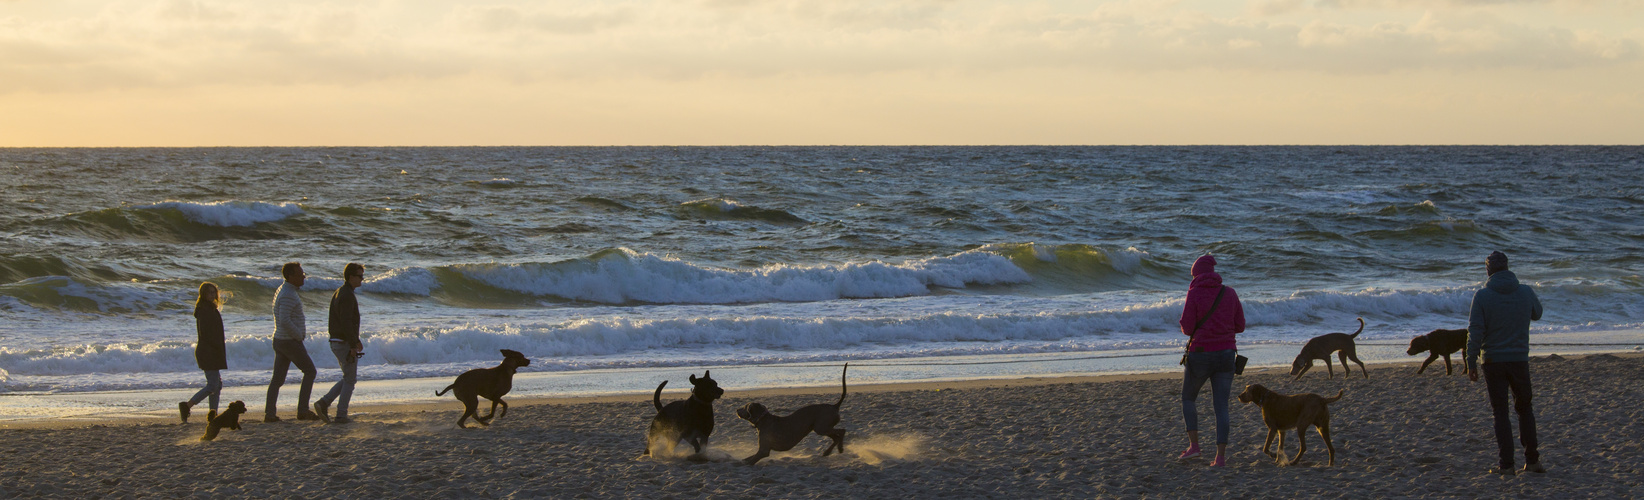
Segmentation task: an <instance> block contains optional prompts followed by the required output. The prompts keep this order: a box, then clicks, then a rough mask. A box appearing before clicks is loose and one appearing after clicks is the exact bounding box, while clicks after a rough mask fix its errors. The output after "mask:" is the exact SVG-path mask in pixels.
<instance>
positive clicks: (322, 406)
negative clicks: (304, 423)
mask: <svg viewBox="0 0 1644 500" xmlns="http://www.w3.org/2000/svg"><path fill="white" fill-rule="evenodd" d="M330 409H331V403H327V402H325V401H316V402H314V410H315V411H314V413H317V414H319V416H320V421H321V422H325V423H328V424H329V423H331V417H328V416H326V415H325V412H326V411H327V410H330ZM302 418H303V417H302V415H298V416H297V419H299V420H300V419H302Z"/></svg>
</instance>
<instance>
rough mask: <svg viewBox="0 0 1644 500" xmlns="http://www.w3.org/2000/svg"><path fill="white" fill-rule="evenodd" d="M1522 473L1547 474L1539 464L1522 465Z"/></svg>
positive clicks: (1544, 468) (1545, 469)
mask: <svg viewBox="0 0 1644 500" xmlns="http://www.w3.org/2000/svg"><path fill="white" fill-rule="evenodd" d="M1523 472H1534V473H1536V474H1546V473H1547V468H1546V467H1542V466H1541V464H1524V469H1523Z"/></svg>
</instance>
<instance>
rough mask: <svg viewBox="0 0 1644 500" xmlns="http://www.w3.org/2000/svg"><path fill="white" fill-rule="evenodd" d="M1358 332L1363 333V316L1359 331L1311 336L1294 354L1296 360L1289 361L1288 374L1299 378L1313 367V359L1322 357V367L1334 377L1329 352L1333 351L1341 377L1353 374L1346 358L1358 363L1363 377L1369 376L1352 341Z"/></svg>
mask: <svg viewBox="0 0 1644 500" xmlns="http://www.w3.org/2000/svg"><path fill="white" fill-rule="evenodd" d="M1360 333H1364V318H1359V331H1356V332H1353V334H1352V335H1348V334H1345V333H1326V334H1324V335H1320V336H1317V337H1313V339H1312V340H1309V341H1307V345H1303V346H1302V350H1301V352H1300V353H1298V354H1296V360H1295V361H1293V362H1291V363H1290V374H1291V375H1294V376H1295V377H1296V378H1297V379H1300V378H1301V376H1302V374H1304V373H1307V370H1308V369H1309V368H1312V367H1313V360H1315V359H1322V360H1324V369H1326V370H1330V378H1336V369H1335V368H1331V367H1330V354H1331V353H1335V354H1336V356H1337V357H1339V358H1341V370H1342V376H1343V377H1346V376H1349V375H1352V374H1353V369H1351V368H1348V367H1347V360H1349V359H1351V360H1353V362H1354V363H1358V364H1359V371H1361V372H1364V378H1370V371H1369V370H1365V369H1364V362H1363V361H1359V351H1358V349H1359V348H1358V345H1356V344H1354V343H1353V339H1354V338H1357V337H1358V336H1359V334H1360Z"/></svg>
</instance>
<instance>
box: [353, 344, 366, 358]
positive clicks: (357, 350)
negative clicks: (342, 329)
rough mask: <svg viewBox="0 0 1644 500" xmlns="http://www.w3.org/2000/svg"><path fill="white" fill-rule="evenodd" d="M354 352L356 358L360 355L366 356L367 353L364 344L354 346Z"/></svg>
mask: <svg viewBox="0 0 1644 500" xmlns="http://www.w3.org/2000/svg"><path fill="white" fill-rule="evenodd" d="M352 352H353V353H354V357H356V358H358V357H360V356H364V355H365V346H363V345H357V346H354V349H353V351H352Z"/></svg>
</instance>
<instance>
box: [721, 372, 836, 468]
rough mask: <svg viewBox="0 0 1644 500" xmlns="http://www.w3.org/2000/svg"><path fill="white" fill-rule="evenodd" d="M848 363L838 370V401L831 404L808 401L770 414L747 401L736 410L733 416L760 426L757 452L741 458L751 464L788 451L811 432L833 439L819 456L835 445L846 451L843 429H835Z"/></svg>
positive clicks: (757, 426) (831, 451) (831, 452)
mask: <svg viewBox="0 0 1644 500" xmlns="http://www.w3.org/2000/svg"><path fill="white" fill-rule="evenodd" d="M850 369H851V364H850V363H845V369H844V370H840V372H839V401H837V402H835V403H834V404H831V405H830V404H820V405H810V406H806V407H804V408H800V409H798V410H794V412H793V413H790V414H788V416H786V417H779V416H776V415H772V414H771V412H770V411H769V410H766V409H765V405H762V404H759V403H748V405H747V406H743V407H742V408H741V409H738V410H736V416H738V417H741V418H742V419H743V420H747V421H748V422H749V423H751V424H753V426H754V428H755V429H759V452H758V453H755V454H753V456H751V457H748V458H744V459H742V463H745V464H748V465H753V464H756V463H759V461H760V460H762V459H764V458H765V457H768V456H771V451H772V450H775V451H788V450H791V449H793V447H794V445H797V444H799V442H800V441H804V440H805V438H806V437H808V436H810V435H811V433H812V432H815V433H817V434H818V435H822V436H827V437H828V438H830V439H833V443H832V444H829V445H828V449H826V450H822V456H824V457H825V456H828V455H831V454H833V450H834V449H835V448H838V449H839V453H844V452H845V430H844V429H835V428H834V427H833V426H835V425H839V406H840V405H843V404H845V392H846V388H845V372H847V371H850Z"/></svg>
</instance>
